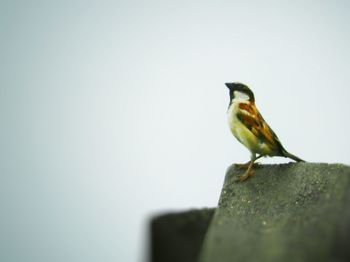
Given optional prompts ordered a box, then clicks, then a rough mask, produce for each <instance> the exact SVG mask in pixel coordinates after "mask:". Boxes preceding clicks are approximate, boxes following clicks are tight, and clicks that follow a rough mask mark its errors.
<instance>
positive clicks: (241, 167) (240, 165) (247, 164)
mask: <svg viewBox="0 0 350 262" xmlns="http://www.w3.org/2000/svg"><path fill="white" fill-rule="evenodd" d="M249 164H250V161H249V162H247V163H244V164H234V166H235V167H237V168H239V169H245V168H248V167H249ZM257 166H259V163H254V164H253V167H257Z"/></svg>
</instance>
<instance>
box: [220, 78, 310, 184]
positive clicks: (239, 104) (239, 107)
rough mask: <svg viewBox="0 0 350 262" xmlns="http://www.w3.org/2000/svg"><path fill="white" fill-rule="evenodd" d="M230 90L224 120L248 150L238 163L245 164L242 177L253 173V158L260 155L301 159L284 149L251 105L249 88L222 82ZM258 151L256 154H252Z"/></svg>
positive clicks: (242, 178)
mask: <svg viewBox="0 0 350 262" xmlns="http://www.w3.org/2000/svg"><path fill="white" fill-rule="evenodd" d="M226 86H227V87H228V88H229V90H230V104H229V107H228V123H229V127H230V130H231V132H232V134H233V135H234V136H235V137H236V138H237V140H238V141H239V142H241V143H242V144H243V145H244V146H246V147H247V148H248V149H249V151H250V152H251V154H252V156H251V160H250V161H249V162H248V163H246V164H244V165H241V166H247V167H248V169H247V171H246V173H245V174H244V175H243V176H241V177H240V181H244V180H245V179H247V178H248V177H249V176H251V175H253V173H252V167H253V164H254V161H255V160H256V159H258V158H260V157H262V156H282V157H289V158H291V159H293V160H295V161H298V162H300V161H304V160H302V159H300V158H298V157H297V156H294V155H292V154H290V153H289V152H288V151H287V150H285V149H284V147H283V146H282V144H281V142H280V140H279V139H278V137H277V135H276V134H275V133H274V132H273V130H272V129H271V128H270V127H269V125H268V124H267V123H266V122H265V120H264V118H263V117H262V116H261V114H260V113H259V111H258V109H257V108H256V106H255V98H254V94H253V92H252V91H251V90H250V89H249V88H248V87H247V86H246V85H244V84H242V83H226ZM256 155H259V156H256Z"/></svg>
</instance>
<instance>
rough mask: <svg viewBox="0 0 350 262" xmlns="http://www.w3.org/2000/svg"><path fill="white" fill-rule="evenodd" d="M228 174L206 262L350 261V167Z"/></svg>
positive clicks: (265, 168) (268, 168)
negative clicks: (244, 177) (239, 180)
mask: <svg viewBox="0 0 350 262" xmlns="http://www.w3.org/2000/svg"><path fill="white" fill-rule="evenodd" d="M254 171H255V176H253V177H251V178H250V179H248V180H247V181H245V182H243V183H236V182H234V180H235V178H236V177H237V176H238V175H241V174H242V173H243V172H244V170H241V169H238V168H236V167H234V166H231V167H230V168H229V169H228V170H227V174H226V178H225V182H224V186H223V189H222V192H221V197H220V202H219V207H218V208H217V209H216V212H215V214H214V217H213V220H212V222H211V225H210V227H209V229H208V232H207V234H206V237H205V240H204V244H203V246H202V250H201V255H200V261H201V262H235V261H238V262H244V261H249V262H254V261H259V262H262V261H269V262H270V261H279V262H280V261H286V262H288V261H293V262H294V261H295V262H297V261H303V262H304V261H308V262H310V261H318V262H320V261H321V262H322V261H337V262H340V261H350V167H348V166H344V165H341V164H322V163H321V164H320V163H289V164H281V165H261V166H258V167H255V168H254Z"/></svg>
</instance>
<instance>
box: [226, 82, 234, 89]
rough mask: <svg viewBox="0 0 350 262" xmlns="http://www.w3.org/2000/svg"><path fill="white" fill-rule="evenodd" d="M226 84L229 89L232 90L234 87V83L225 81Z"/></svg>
mask: <svg viewBox="0 0 350 262" xmlns="http://www.w3.org/2000/svg"><path fill="white" fill-rule="evenodd" d="M225 85H226V86H227V88H228V89H230V90H231V88H232V87H233V84H232V83H225Z"/></svg>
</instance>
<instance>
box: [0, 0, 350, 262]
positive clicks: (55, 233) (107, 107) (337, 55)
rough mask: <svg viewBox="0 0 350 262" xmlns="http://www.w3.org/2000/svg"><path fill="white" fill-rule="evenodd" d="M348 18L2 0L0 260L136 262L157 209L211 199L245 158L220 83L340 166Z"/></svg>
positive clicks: (347, 129) (299, 6)
mask: <svg viewBox="0 0 350 262" xmlns="http://www.w3.org/2000/svg"><path fill="white" fill-rule="evenodd" d="M349 24H350V4H349V2H348V1H288V2H287V1H249V2H248V1H228V0H221V1H220V0H219V1H151V0H150V1H1V3H0V35H1V41H0V57H1V59H0V69H1V71H0V72H1V77H0V92H1V93H0V124H1V129H0V132H1V137H0V142H1V149H0V156H1V165H0V174H1V176H0V189H1V190H0V205H1V216H0V221H1V223H0V232H1V234H0V260H1V261H7V262H15V261H16V262H17V261H26V262H31V261H33V262H34V261H35V262H39V261H51V262H55V261H57V262H59V261H85V262H88V261H140V260H142V257H143V256H144V252H145V240H146V233H147V228H146V225H147V223H148V219H149V217H150V216H151V215H152V214H154V213H156V214H157V213H159V212H163V211H171V210H183V209H187V208H192V207H196V208H197V207H198V208H199V207H206V206H215V205H216V204H217V201H218V197H219V194H220V190H221V186H222V182H223V179H224V175H225V170H226V168H227V167H228V166H229V165H230V164H231V163H233V162H245V161H247V160H248V159H249V152H248V151H247V150H246V149H245V148H244V147H243V146H242V145H241V144H239V143H238V142H237V141H236V140H235V139H234V137H233V136H232V135H231V134H230V132H229V130H228V127H227V123H226V109H227V106H228V102H229V101H228V99H229V98H228V90H227V88H226V87H225V85H224V83H225V82H228V81H241V82H243V83H246V84H248V85H249V86H250V87H251V88H252V90H253V91H254V92H255V96H256V101H257V105H258V108H259V110H260V111H261V113H262V115H263V116H264V118H265V119H266V120H267V121H268V123H269V124H270V125H271V127H272V128H273V129H274V131H275V132H276V133H277V134H278V136H279V138H280V140H281V141H282V143H283V144H284V146H285V147H286V149H288V150H289V151H291V152H292V153H294V154H296V155H298V156H299V157H302V158H304V159H306V160H308V161H312V162H332V163H333V162H341V163H346V164H350V158H349V155H348V150H347V149H348V148H349V146H350V142H349V139H348V134H350V125H349V122H348V119H349V116H348V115H349V112H350V110H349V109H350V104H349V102H348V99H349V94H350V92H349V87H348V85H349V83H350V72H349V70H350V49H349V46H350V30H349ZM283 161H284V162H286V161H287V160H284V159H277V158H276V159H266V160H263V162H265V163H277V162H283Z"/></svg>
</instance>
